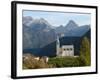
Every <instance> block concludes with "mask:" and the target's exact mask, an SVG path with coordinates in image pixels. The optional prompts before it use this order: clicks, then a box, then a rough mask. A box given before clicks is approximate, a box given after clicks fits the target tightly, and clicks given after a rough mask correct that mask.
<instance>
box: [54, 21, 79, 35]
mask: <svg viewBox="0 0 100 80" xmlns="http://www.w3.org/2000/svg"><path fill="white" fill-rule="evenodd" d="M77 27H79V26H78V25H77V24H76V23H75V22H74V21H73V20H70V21H69V22H68V23H67V24H66V25H65V26H63V25H60V26H58V27H57V28H55V31H56V33H57V34H59V33H66V32H67V31H69V30H71V29H74V28H77Z"/></svg>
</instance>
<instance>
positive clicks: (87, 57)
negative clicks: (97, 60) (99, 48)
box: [80, 37, 91, 66]
mask: <svg viewBox="0 0 100 80" xmlns="http://www.w3.org/2000/svg"><path fill="white" fill-rule="evenodd" d="M80 58H81V62H83V64H84V65H85V66H90V65H91V54H90V42H89V39H88V38H87V37H84V38H83V40H82V44H81V48H80Z"/></svg>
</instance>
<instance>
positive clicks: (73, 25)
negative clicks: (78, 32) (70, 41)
mask: <svg viewBox="0 0 100 80" xmlns="http://www.w3.org/2000/svg"><path fill="white" fill-rule="evenodd" d="M77 27H79V26H78V25H77V24H76V23H75V22H74V21H73V20H70V21H69V22H68V24H67V25H65V30H71V29H74V28H77Z"/></svg>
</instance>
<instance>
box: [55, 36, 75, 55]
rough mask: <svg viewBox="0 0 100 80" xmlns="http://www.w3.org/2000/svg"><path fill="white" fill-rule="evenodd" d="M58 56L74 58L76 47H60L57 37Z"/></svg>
mask: <svg viewBox="0 0 100 80" xmlns="http://www.w3.org/2000/svg"><path fill="white" fill-rule="evenodd" d="M56 54H57V56H74V45H62V46H61V47H60V40H59V37H58V36H57V41H56Z"/></svg>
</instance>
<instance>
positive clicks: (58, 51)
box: [56, 36, 60, 56]
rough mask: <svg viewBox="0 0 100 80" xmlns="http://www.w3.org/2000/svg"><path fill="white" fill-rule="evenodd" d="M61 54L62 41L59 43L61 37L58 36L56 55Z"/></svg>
mask: <svg viewBox="0 0 100 80" xmlns="http://www.w3.org/2000/svg"><path fill="white" fill-rule="evenodd" d="M59 53H60V41H59V36H57V41H56V55H57V56H59Z"/></svg>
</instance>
